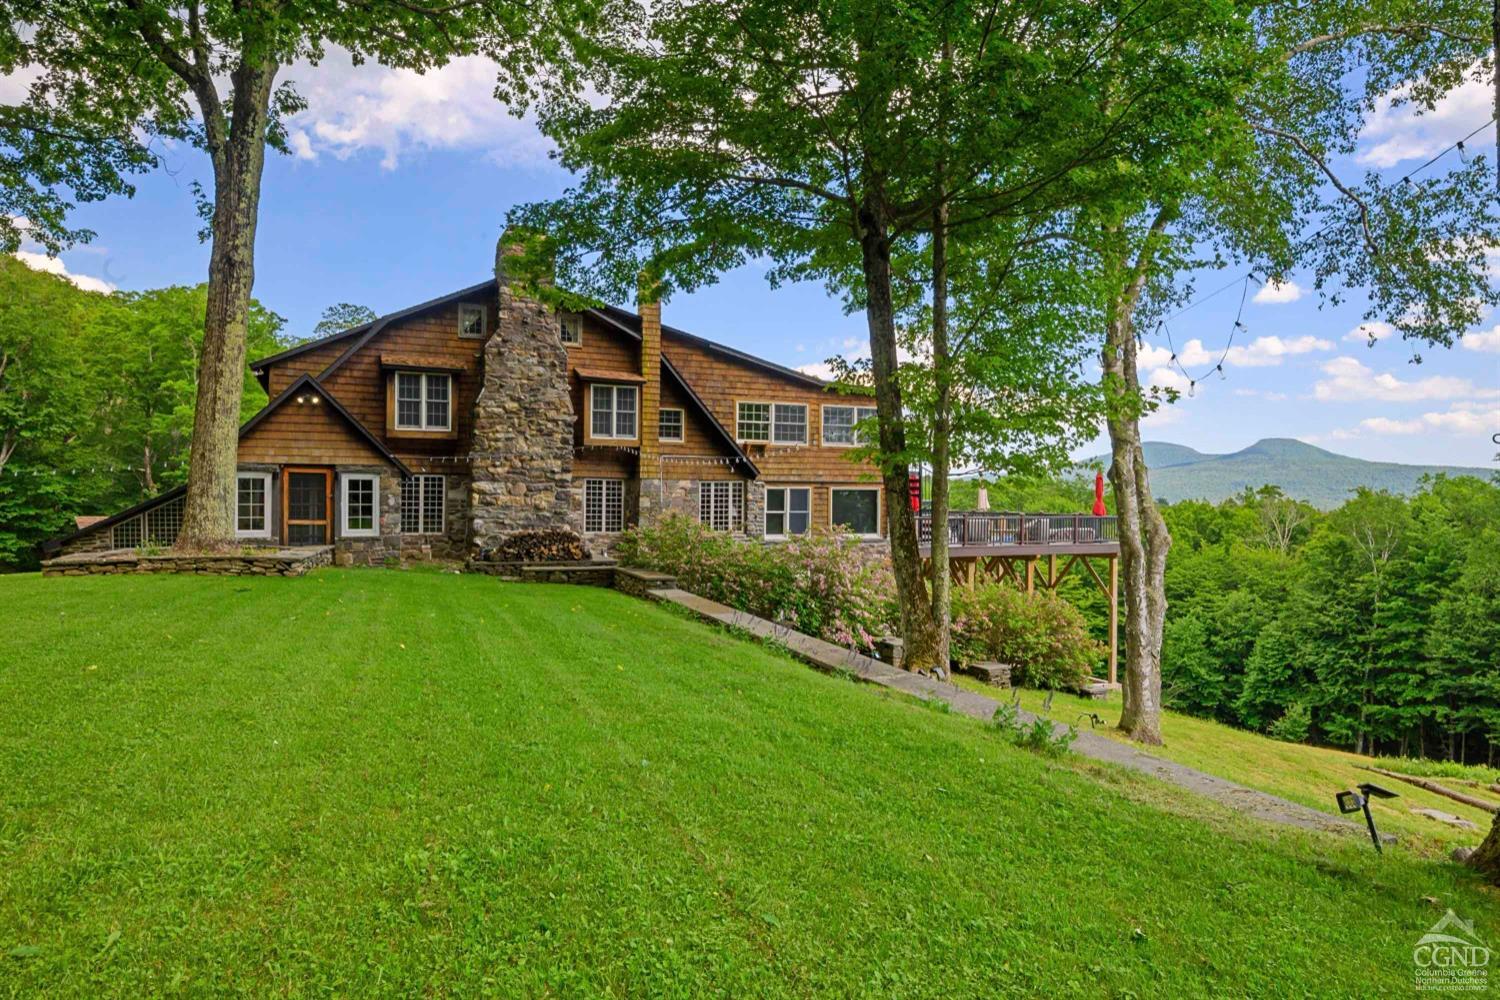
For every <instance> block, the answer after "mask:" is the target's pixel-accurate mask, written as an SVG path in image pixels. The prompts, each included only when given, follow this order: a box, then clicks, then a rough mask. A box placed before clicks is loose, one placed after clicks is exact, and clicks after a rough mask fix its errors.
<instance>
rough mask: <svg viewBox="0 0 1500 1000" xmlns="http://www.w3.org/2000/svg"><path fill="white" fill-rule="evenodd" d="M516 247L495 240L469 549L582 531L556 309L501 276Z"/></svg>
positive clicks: (565, 360)
mask: <svg viewBox="0 0 1500 1000" xmlns="http://www.w3.org/2000/svg"><path fill="white" fill-rule="evenodd" d="M518 250H519V247H516V246H514V245H513V244H507V243H506V240H505V238H504V237H502V238H501V247H500V251H499V254H498V257H497V260H496V268H495V269H496V277H497V278H498V279H499V282H498V284H499V295H500V310H499V319H498V322H497V323H496V329H495V332H494V333H493V334H492V335H491V336H490V338H489V341H488V342H487V343H486V344H485V347H484V387H483V388H482V389H481V390H480V392H479V397H478V398H477V399H476V400H475V402H474V443H473V448H472V455H473V481H472V485H471V487H470V491H469V508H470V509H469V521H470V524H471V526H472V531H471V533H470V538H469V547H470V549H471V551H478V550H482V549H487V548H492V547H494V546H496V545H499V544H500V542H501V541H503V540H504V539H505V537H506V536H507V535H509V534H510V533H512V532H515V531H522V530H526V529H532V528H556V527H558V526H560V525H567V526H569V527H572V528H573V530H575V531H580V533H581V529H582V518H581V515H580V514H579V513H578V512H576V511H575V504H574V498H573V493H574V489H573V404H572V401H571V399H570V398H569V394H568V354H567V350H566V348H564V347H563V344H562V341H561V339H560V338H559V336H558V327H557V316H556V314H555V313H554V312H553V311H552V310H551V309H550V308H548V307H547V306H545V305H543V304H542V303H540V302H537V301H535V300H533V299H530V298H527V297H526V296H524V295H521V294H518V290H517V289H516V288H514V287H513V285H512V282H511V281H509V280H507V278H506V275H505V260H506V258H507V257H509V256H512V255H513V254H514V253H516V252H517V251H518Z"/></svg>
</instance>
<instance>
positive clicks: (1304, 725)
mask: <svg viewBox="0 0 1500 1000" xmlns="http://www.w3.org/2000/svg"><path fill="white" fill-rule="evenodd" d="M1266 733H1267V735H1269V736H1271V737H1272V738H1274V739H1278V740H1282V741H1283V742H1286V743H1306V742H1307V737H1308V736H1309V735H1310V734H1311V733H1312V710H1311V709H1309V708H1308V707H1307V706H1306V705H1304V704H1302V703H1301V702H1293V703H1292V704H1290V705H1288V706H1287V707H1286V712H1285V713H1283V714H1282V716H1281V718H1279V719H1277V720H1276V721H1275V722H1273V723H1271V724H1270V726H1268V727H1266Z"/></svg>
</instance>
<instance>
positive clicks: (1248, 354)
mask: <svg viewBox="0 0 1500 1000" xmlns="http://www.w3.org/2000/svg"><path fill="white" fill-rule="evenodd" d="M1331 350H1333V342H1332V341H1328V340H1321V339H1319V338H1317V337H1310V336H1303V337H1293V338H1291V339H1289V340H1282V339H1281V338H1280V337H1276V336H1271V337H1256V338H1255V340H1253V341H1251V342H1250V344H1249V345H1248V346H1245V347H1238V346H1236V347H1231V348H1230V349H1229V353H1228V354H1227V355H1225V358H1224V360H1225V361H1227V362H1228V363H1229V364H1231V365H1236V366H1238V367H1240V368H1268V367H1271V366H1272V365H1279V364H1281V362H1282V361H1283V360H1285V359H1286V358H1289V357H1291V356H1292V355H1294V354H1308V353H1311V352H1312V351H1331Z"/></svg>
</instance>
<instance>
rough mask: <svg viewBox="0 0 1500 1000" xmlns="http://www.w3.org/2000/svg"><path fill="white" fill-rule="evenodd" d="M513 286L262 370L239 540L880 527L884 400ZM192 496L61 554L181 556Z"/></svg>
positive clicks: (247, 446)
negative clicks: (559, 308)
mask: <svg viewBox="0 0 1500 1000" xmlns="http://www.w3.org/2000/svg"><path fill="white" fill-rule="evenodd" d="M496 274H497V277H496V278H495V279H491V280H489V281H484V282H481V283H479V284H476V285H471V286H469V287H467V288H463V289H460V290H458V291H456V292H452V293H450V294H447V295H444V296H441V297H439V298H435V299H432V300H431V301H428V302H423V303H421V304H420V305H415V306H412V307H410V308H408V309H402V310H400V311H398V312H394V313H391V314H389V315H386V316H382V317H379V318H378V319H375V320H373V321H371V322H369V323H366V324H364V325H361V326H357V327H353V328H351V329H348V330H344V331H342V332H340V333H337V334H335V335H333V336H330V337H326V338H323V339H321V340H316V341H312V342H309V343H306V344H301V345H299V346H297V347H294V348H291V349H290V350H286V351H283V352H281V353H280V354H276V355H273V356H271V357H267V358H261V359H259V360H257V361H253V362H251V370H252V371H253V372H254V374H255V377H256V378H257V379H258V380H259V381H260V383H261V385H262V386H263V387H264V388H265V390H266V392H267V394H268V395H269V396H270V402H269V403H267V405H266V406H265V407H264V408H263V409H262V410H261V411H260V412H259V413H258V414H256V415H255V416H254V417H253V418H252V419H250V420H249V421H247V422H246V423H245V424H244V426H243V427H242V428H241V429H240V442H239V468H238V510H237V518H236V533H237V535H238V536H239V537H241V538H242V539H244V540H245V542H246V543H247V544H253V545H285V546H298V545H332V546H334V553H335V560H336V561H337V562H340V563H343V564H380V563H384V562H386V561H388V560H390V559H392V558H403V557H417V558H420V557H435V558H446V559H462V558H466V557H473V556H477V555H479V554H481V553H483V552H485V551H487V550H488V549H490V548H492V547H494V546H496V545H498V544H499V543H500V542H501V541H502V540H503V539H504V538H505V537H506V536H508V535H509V534H511V533H512V532H516V531H521V530H526V529H535V528H558V527H567V528H571V529H573V530H574V531H576V532H578V533H579V534H580V535H582V536H583V538H584V539H585V541H586V542H587V543H588V545H589V547H590V548H591V550H592V551H593V552H594V554H595V555H603V554H607V552H608V551H609V548H610V546H611V545H612V544H613V542H614V541H615V539H617V538H618V536H619V534H620V533H621V532H622V531H624V530H625V529H627V528H629V527H631V526H633V525H636V524H641V523H650V522H651V521H652V520H653V519H655V518H657V517H659V516H660V515H661V513H662V512H664V511H676V512H678V513H681V514H684V515H686V516H688V517H692V518H695V519H697V520H700V521H702V522H703V523H705V524H707V525H709V526H711V527H712V528H714V529H715V530H719V531H725V532H730V533H733V534H735V535H738V536H741V537H744V538H749V539H765V540H768V541H773V542H774V541H777V540H783V539H786V538H789V537H792V536H795V535H799V534H803V533H806V532H808V531H810V530H812V529H813V528H814V527H816V526H819V525H833V524H842V525H844V526H846V527H848V528H849V530H850V531H852V532H853V533H855V534H857V535H860V536H863V537H864V538H867V539H870V540H876V539H879V538H880V537H881V536H882V535H883V534H884V530H885V511H884V509H883V499H882V496H881V491H880V488H879V481H878V478H877V477H876V475H875V470H874V469H873V467H871V466H869V465H868V464H865V463H858V462H853V461H850V449H851V447H853V446H854V445H855V444H857V443H858V442H857V434H858V428H857V425H858V424H859V422H860V421H861V420H865V419H867V418H869V417H871V416H872V415H873V412H874V411H873V409H872V408H871V406H872V404H873V400H871V399H869V398H867V397H859V396H848V395H840V394H836V393H834V392H831V391H830V388H829V386H828V385H827V384H826V383H824V382H823V381H821V380H819V379H817V378H814V377H812V376H810V375H806V374H804V373H802V372H798V371H794V370H792V369H789V368H785V367H782V366H781V365H777V364H775V363H773V362H770V361H766V360H763V359H761V358H757V357H754V356H752V355H749V354H746V353H744V352H742V351H738V350H735V349H734V348H731V347H727V346H724V345H722V344H717V343H714V342H712V341H709V340H705V339H703V338H701V337H698V336H695V335H693V334H690V333H686V332H684V331H682V330H677V329H673V328H671V327H664V326H663V325H662V323H661V307H660V305H658V304H652V303H643V304H641V305H640V306H639V307H638V310H639V311H638V312H630V311H628V310H623V309H617V308H601V309H589V310H585V311H583V312H581V313H563V314H559V313H556V312H553V311H552V310H551V309H550V308H548V307H546V306H544V305H542V304H541V303H540V302H538V301H536V300H534V299H532V298H529V297H527V296H525V295H523V294H520V293H519V292H518V291H517V290H516V289H515V288H513V286H512V283H511V282H509V281H507V280H506V279H505V277H504V257H503V255H502V256H501V257H499V258H498V259H497V267H496ZM182 503H183V494H182V490H181V489H178V490H175V491H172V492H169V493H167V494H164V495H163V496H160V497H157V498H154V499H153V500H150V501H148V502H146V503H143V504H140V505H138V506H136V507H133V508H131V509H130V510H127V511H122V512H120V513H119V514H116V515H114V516H112V517H108V518H105V519H103V520H101V521H98V522H97V523H95V524H92V525H90V526H89V527H87V528H85V529H82V530H80V531H79V532H77V533H76V534H74V535H72V536H70V537H68V538H66V539H63V540H62V541H61V544H60V545H58V546H56V547H54V554H71V553H76V552H82V551H98V550H106V549H129V548H137V547H140V546H142V545H148V544H157V545H162V546H166V545H170V544H171V543H172V541H173V540H175V538H176V531H177V528H178V526H179V525H180V523H181V511H182Z"/></svg>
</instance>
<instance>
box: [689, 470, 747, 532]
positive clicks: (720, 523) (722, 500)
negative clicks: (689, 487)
mask: <svg viewBox="0 0 1500 1000" xmlns="http://www.w3.org/2000/svg"><path fill="white" fill-rule="evenodd" d="M698 520H699V521H700V522H701V523H703V524H706V525H708V526H709V527H710V528H712V529H713V530H715V531H741V530H743V528H744V524H745V484H744V483H741V482H722V483H699V484H698Z"/></svg>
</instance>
